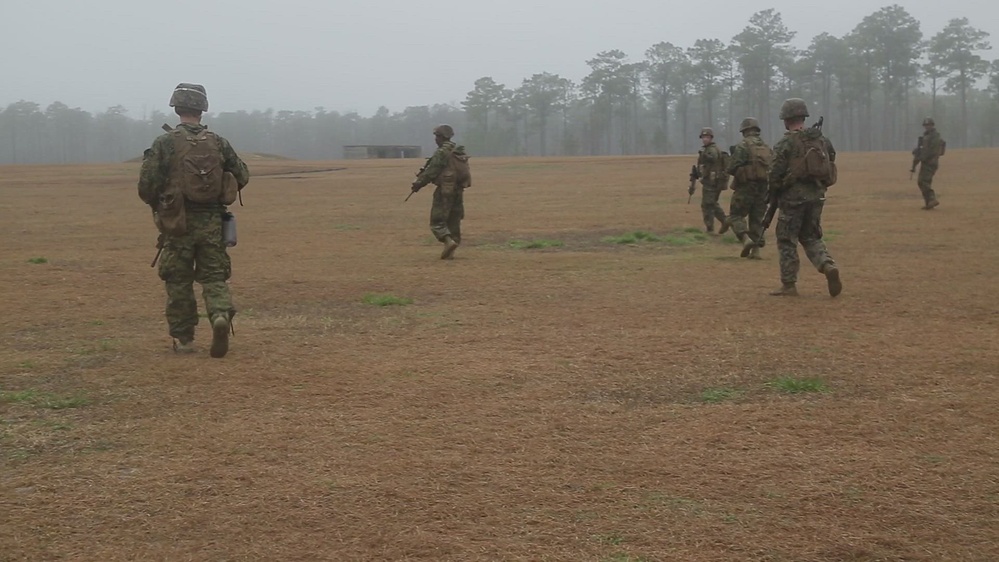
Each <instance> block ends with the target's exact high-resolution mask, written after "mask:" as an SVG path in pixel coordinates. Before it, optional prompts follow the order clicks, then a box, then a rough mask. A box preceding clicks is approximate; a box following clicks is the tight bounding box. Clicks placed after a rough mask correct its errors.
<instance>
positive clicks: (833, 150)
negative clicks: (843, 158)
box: [823, 137, 836, 162]
mask: <svg viewBox="0 0 999 562" xmlns="http://www.w3.org/2000/svg"><path fill="white" fill-rule="evenodd" d="M823 138H825V137H823ZM826 152H828V153H829V161H830V162H835V161H836V147H834V146H833V143H832V141H831V140H829V139H826Z"/></svg>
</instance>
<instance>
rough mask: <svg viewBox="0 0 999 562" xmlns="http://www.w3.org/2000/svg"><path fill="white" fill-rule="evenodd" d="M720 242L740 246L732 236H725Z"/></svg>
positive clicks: (737, 240)
mask: <svg viewBox="0 0 999 562" xmlns="http://www.w3.org/2000/svg"><path fill="white" fill-rule="evenodd" d="M721 241H722V242H723V243H725V244H742V242H739V239H738V238H736V237H735V235H734V234H725V235H723V236H722V237H721Z"/></svg>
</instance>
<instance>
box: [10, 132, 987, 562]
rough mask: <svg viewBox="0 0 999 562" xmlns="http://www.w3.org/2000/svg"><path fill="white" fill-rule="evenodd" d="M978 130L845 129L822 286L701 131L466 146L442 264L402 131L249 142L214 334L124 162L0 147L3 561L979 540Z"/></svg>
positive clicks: (896, 554)
mask: <svg viewBox="0 0 999 562" xmlns="http://www.w3.org/2000/svg"><path fill="white" fill-rule="evenodd" d="M996 157H999V151H987V150H980V151H972V150H967V151H959V150H953V151H951V152H949V153H948V155H947V156H945V157H944V160H943V163H942V168H941V171H940V173H939V174H938V176H937V182H936V183H937V189H938V192H939V194H940V200H941V203H942V204H941V206H940V207H939V208H938V209H937V210H934V211H931V212H926V211H922V210H920V208H919V207H920V206H921V204H922V201H921V199H920V196H919V192H918V190H917V188H916V185H915V182H914V181H909V180H908V166H909V162H910V160H909V156H908V154H906V153H883V154H841V155H840V183H839V184H838V185H836V186H835V187H833V188H832V189H831V190H830V193H829V200H828V203H827V206H826V210H825V216H824V227H825V229H826V233H827V240H828V243H829V248H830V251H831V253H832V255H833V256H834V257H835V259H836V260H837V261H838V262H839V264H840V266H841V270H842V277H843V282H844V285H845V289H844V292H843V294H842V295H841V296H840V297H838V298H836V299H832V298H830V297H829V296H828V294H827V292H826V287H825V281H824V278H823V277H822V276H821V275H819V274H818V273H816V272H815V270H814V269H812V268H811V267H810V266H809V265H808V262H807V260H804V256H802V258H803V261H804V263H803V267H802V272H801V278H800V281H799V291H800V292H801V296H800V297H799V298H797V299H781V298H775V297H770V296H767V292H768V291H769V290H771V289H773V288H775V287H776V286H777V285H778V284H779V278H778V266H777V260H776V255H775V248H774V244H773V236H772V234H771V235H770V237H769V242H770V244H768V245H767V247H766V248H764V249H763V254H764V257H765V259H764V260H762V261H749V260H743V259H740V258H739V257H738V253H739V249H740V246H739V245H737V244H736V243H734V242H735V241H734V239H733V238H732V237H731V234H729V235H726V236H724V237H711V238H709V237H707V236H704V235H702V234H700V233H698V232H697V229H698V228H699V227H700V226H701V220H700V210H699V207H698V205H697V197H696V196H695V199H694V202H692V203H691V204H689V205H688V204H686V199H687V194H686V183H687V182H686V175H687V171H688V170H689V168H690V164H691V163H692V160H693V158H692V157H641V158H639V157H635V158H623V157H622V158H578V159H559V158H548V159H486V158H481V159H473V160H472V164H473V173H474V178H475V185H474V186H473V187H472V188H471V189H470V190H468V192H467V193H466V219H465V222H464V238H465V242H464V244H463V245H462V247H461V248H459V250H458V252H457V257H456V259H454V260H453V261H442V260H440V259H439V258H438V256H439V252H440V245H439V244H437V243H436V242H435V241H434V240H433V238H432V236H431V235H430V232H429V229H428V227H427V222H428V216H429V206H430V197H431V189H432V188H428V189H426V190H424V191H421V192H420V193H418V194H416V195H415V196H413V198H412V199H410V201H409V202H407V203H403V198H404V197H405V196H406V194H407V193H408V189H409V187H408V186H409V183H410V182H411V181H412V174H413V172H414V171H415V169H416V168H418V167H419V165H420V163H419V162H416V161H413V160H409V161H377V162H357V161H350V162H295V161H278V160H273V161H270V160H266V159H254V160H251V161H250V162H249V163H250V166H251V172H252V173H254V174H255V175H256V177H255V178H254V179H253V180H252V181H251V183H250V185H249V186H248V187H247V189H246V190H245V197H244V201H245V203H246V206H245V207H236V208H235V212H236V214H237V217H238V224H239V245H238V246H237V247H235V248H233V249H232V251H231V255H232V258H233V264H234V276H233V279H232V291H233V296H234V300H235V302H236V305H237V307H238V309H239V311H240V312H239V314H238V315H237V317H236V320H235V331H236V335H235V337H234V338H233V340H232V345H231V351H230V353H229V355H228V356H227V357H226V358H224V359H222V360H215V359H210V358H209V357H208V354H207V348H208V340H207V338H208V337H209V333H210V331H209V329H208V328H207V321H204V320H203V322H202V325H201V328H200V332H199V340H198V344H199V347H200V352H199V353H198V354H196V355H193V356H180V355H176V354H174V353H173V352H172V351H171V345H170V344H171V340H170V339H169V337H168V336H167V334H166V326H165V321H164V318H163V305H164V300H165V297H164V293H163V288H162V285H161V282H160V281H159V279H158V278H157V276H156V274H155V271H154V270H152V269H150V267H149V262H150V260H151V259H152V258H153V253H154V244H155V239H156V233H155V230H154V227H153V225H152V221H151V220H150V216H149V212H148V209H146V208H145V207H144V206H143V205H142V203H141V202H140V201H139V200H138V198H137V197H136V193H135V180H136V176H137V171H138V164H134V163H132V164H120V165H90V166H50V167H40V166H38V167H32V166H9V167H3V168H0V235H2V241H3V242H2V245H0V287H2V291H3V294H2V300H0V302H2V314H0V337H2V345H0V560H2V561H14V560H17V561H21V560H26V561H27V560H30V561H36V560H100V561H117V560H143V561H145V560H162V561H184V560H205V561H221V560H268V561H270V560H273V561H296V560H297V561H311V560H567V561H569V560H571V561H598V562H627V561H631V562H637V561H646V562H649V561H695V560H696V561H701V560H704V561H742V560H746V561H796V562H797V561H813V560H814V561H819V560H822V561H825V560H837V561H838V560H843V561H903V560H904V561H944V560H946V561H950V560H955V561H982V562H984V561H994V560H999V523H997V521H999V431H997V429H999V420H997V418H996V403H997V402H999V390H997V385H996V383H997V376H999V337H997V335H999V312H997V305H996V302H997V301H996V295H995V293H996V289H997V288H999V283H997V282H996V275H997V274H999V260H997V257H999V251H997V248H999V233H997V230H996V228H995V222H996V215H997V211H999V208H997V204H996V196H995V185H993V182H992V181H991V180H990V179H988V178H990V176H991V175H992V158H996ZM333 168H341V169H333ZM310 170H323V171H314V172H310ZM728 197H729V196H728V194H725V195H724V204H725V205H726V206H727V202H728ZM687 228H691V230H685V229H687ZM639 230H641V231H645V232H649V233H652V234H654V235H656V236H658V237H659V238H660V240H658V241H655V240H651V241H639V242H635V243H632V244H619V243H616V242H615V241H614V240H613V239H612V238H613V237H616V236H621V235H624V234H626V233H633V232H635V231H639ZM531 243H534V244H533V245H536V246H547V247H542V248H526V247H525V246H529V245H532V244H531ZM199 294H200V292H199ZM370 295H390V296H393V297H398V298H400V299H411V301H412V302H411V303H410V304H399V305H390V306H377V305H375V304H369V303H367V302H365V297H366V296H368V297H370ZM368 300H370V298H369V299H368ZM405 302H406V301H403V303H405Z"/></svg>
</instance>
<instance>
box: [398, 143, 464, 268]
mask: <svg viewBox="0 0 999 562" xmlns="http://www.w3.org/2000/svg"><path fill="white" fill-rule="evenodd" d="M452 137H454V128H452V127H451V126H450V125H438V126H437V127H434V142H436V143H437V150H436V151H434V154H433V155H432V156H431V157H430V158H429V159H428V160H427V164H426V166H424V167H423V169H422V170H420V172H419V173H418V174H417V176H416V181H414V182H413V185H412V190H413V192H417V191H419V190H420V189H421V188H423V186H425V185H427V184H428V183H432V184H434V185H435V186H436V187H437V188H436V189H435V190H434V202H433V206H432V207H431V208H430V231H431V232H432V233H433V234H434V237H435V238H437V240H438V241H440V242H441V243H442V244H444V250H443V251H442V252H441V259H442V260H449V259H452V258H453V257H454V251H455V250H457V249H458V246H459V245H460V244H461V220H462V219H463V218H465V203H464V192H465V189H466V188H468V187H471V186H472V178H471V174H470V172H469V167H468V154H466V153H465V147H464V146H461V145H457V144H455V143H453V142H451V138H452Z"/></svg>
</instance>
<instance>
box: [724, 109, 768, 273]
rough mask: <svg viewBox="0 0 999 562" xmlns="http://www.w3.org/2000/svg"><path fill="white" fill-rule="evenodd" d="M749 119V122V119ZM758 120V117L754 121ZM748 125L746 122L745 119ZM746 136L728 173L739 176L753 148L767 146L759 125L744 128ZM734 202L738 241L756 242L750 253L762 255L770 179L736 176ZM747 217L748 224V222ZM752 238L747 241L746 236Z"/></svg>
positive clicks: (731, 209)
mask: <svg viewBox="0 0 999 562" xmlns="http://www.w3.org/2000/svg"><path fill="white" fill-rule="evenodd" d="M746 121H749V120H748V119H747V120H746ZM753 122H755V119H754V120H753ZM744 124H745V122H744ZM743 134H744V135H745V136H744V138H743V139H742V141H741V142H740V143H739V144H737V145H735V149H734V150H733V151H732V159H731V162H730V163H729V166H728V170H727V171H728V173H729V174H730V175H732V176H736V174H737V172H738V171H739V168H742V167H743V166H748V165H749V164H750V159H751V151H750V147H753V146H764V147H766V146H767V143H765V142H763V139H761V138H760V129H759V127H758V125H753V126H752V127H746V128H745V129H744V130H743ZM767 149H768V150H769V147H767ZM732 190H733V191H732V201H731V203H730V206H729V215H728V222H729V224H730V225H731V226H732V231H733V232H735V235H736V237H737V238H738V239H739V241H741V242H744V243H747V244H748V243H749V242H753V244H751V245H750V248H749V250H750V251H749V253H747V255H748V256H749V257H753V258H759V255H760V254H759V252H760V248H759V243H760V240H761V239H762V237H763V224H762V221H763V215H764V214H766V211H767V181H766V180H758V181H749V180H747V181H739V180H738V178H736V179H735V180H734V181H733V182H732ZM747 218H748V225H747ZM747 236H748V237H749V240H748V241H747V240H746V237H747Z"/></svg>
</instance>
